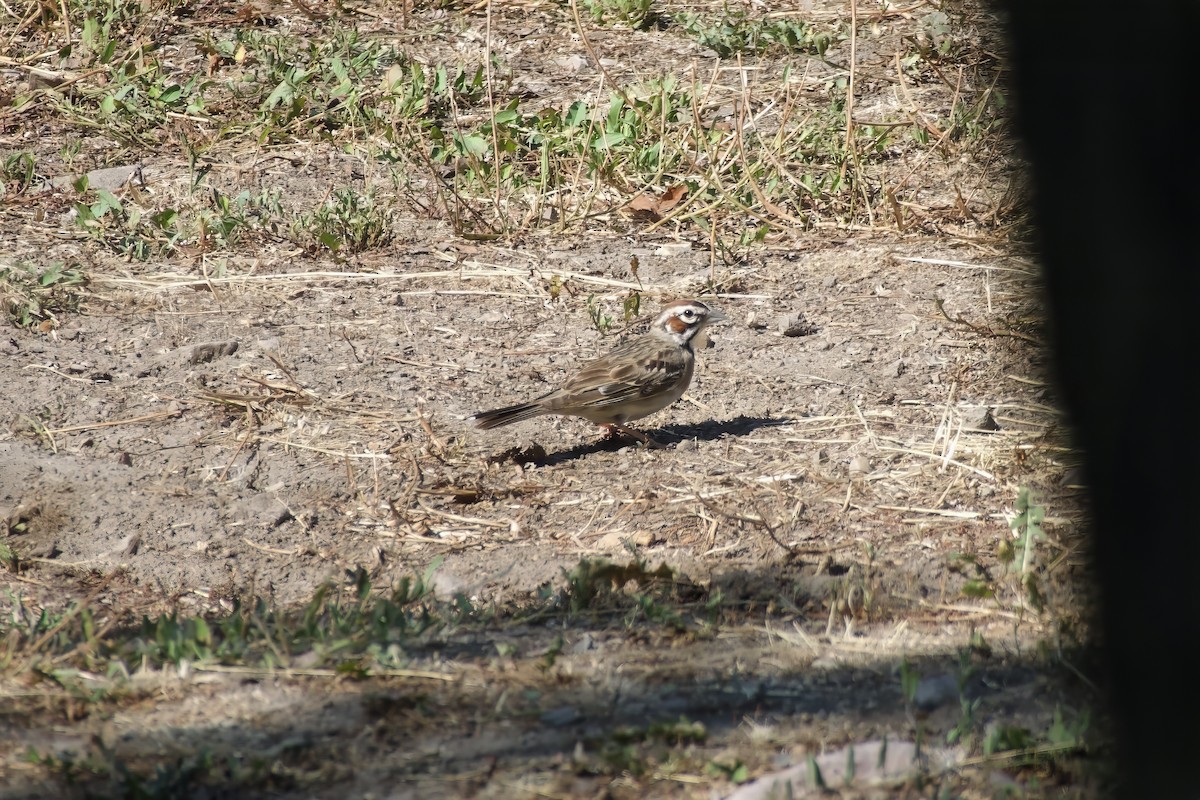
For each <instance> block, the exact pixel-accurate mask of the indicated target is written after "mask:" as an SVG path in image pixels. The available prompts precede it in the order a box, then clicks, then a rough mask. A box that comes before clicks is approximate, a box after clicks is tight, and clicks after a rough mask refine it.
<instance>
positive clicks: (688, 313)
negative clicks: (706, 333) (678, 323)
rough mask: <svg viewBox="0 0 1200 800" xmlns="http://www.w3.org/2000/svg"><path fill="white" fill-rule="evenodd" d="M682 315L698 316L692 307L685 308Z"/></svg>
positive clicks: (686, 317)
mask: <svg viewBox="0 0 1200 800" xmlns="http://www.w3.org/2000/svg"><path fill="white" fill-rule="evenodd" d="M680 316H681V317H683V318H684V319H695V318H696V312H695V311H693V310H692V309H690V308H685V309H684V310H683V313H682V314H680Z"/></svg>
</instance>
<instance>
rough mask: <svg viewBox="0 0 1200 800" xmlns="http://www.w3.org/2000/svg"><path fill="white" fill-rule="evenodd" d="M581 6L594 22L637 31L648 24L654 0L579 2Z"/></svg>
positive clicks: (584, 0) (583, 0)
mask: <svg viewBox="0 0 1200 800" xmlns="http://www.w3.org/2000/svg"><path fill="white" fill-rule="evenodd" d="M581 4H582V6H583V8H584V9H586V10H587V13H588V16H590V17H591V18H592V21H594V22H597V23H599V24H601V25H609V26H617V27H624V28H634V29H637V28H643V27H645V26H646V25H647V24H649V21H650V19H651V13H650V9H651V7H652V6H653V5H654V0H581Z"/></svg>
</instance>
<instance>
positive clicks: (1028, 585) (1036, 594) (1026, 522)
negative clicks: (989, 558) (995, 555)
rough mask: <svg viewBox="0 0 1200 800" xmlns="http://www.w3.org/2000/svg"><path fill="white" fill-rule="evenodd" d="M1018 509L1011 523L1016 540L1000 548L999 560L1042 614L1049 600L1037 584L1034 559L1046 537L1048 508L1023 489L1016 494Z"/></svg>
mask: <svg viewBox="0 0 1200 800" xmlns="http://www.w3.org/2000/svg"><path fill="white" fill-rule="evenodd" d="M1015 510H1016V515H1015V516H1014V517H1013V518H1012V520H1011V521H1010V522H1009V527H1010V528H1012V531H1013V538H1012V539H1010V540H1006V541H1004V542H1003V543H1002V544H1001V545H1000V551H999V557H1000V560H1001V561H1002V562H1004V563H1005V564H1007V565H1008V568H1009V571H1010V572H1011V573H1013V574H1014V575H1015V576H1016V577H1017V580H1018V581H1019V582H1020V585H1021V588H1022V590H1023V592H1024V598H1025V602H1026V603H1028V605H1029V606H1030V607H1031V608H1033V609H1034V610H1035V611H1039V612H1040V611H1043V610H1044V609H1045V607H1046V598H1045V595H1044V593H1043V591H1042V588H1041V584H1040V583H1039V581H1038V573H1037V570H1036V568H1035V566H1036V565H1035V563H1034V556H1035V553H1036V551H1037V545H1038V542H1040V541H1043V540H1045V538H1046V533H1045V532H1044V531H1043V530H1042V523H1043V522H1044V521H1045V519H1046V509H1045V507H1044V506H1040V505H1038V504H1037V503H1035V502H1034V499H1033V495H1032V493H1031V492H1030V491H1029V489H1028V488H1027V487H1021V489H1020V490H1019V491H1018V493H1017V502H1016V507H1015Z"/></svg>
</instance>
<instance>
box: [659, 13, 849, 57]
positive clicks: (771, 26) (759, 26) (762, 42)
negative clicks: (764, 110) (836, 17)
mask: <svg viewBox="0 0 1200 800" xmlns="http://www.w3.org/2000/svg"><path fill="white" fill-rule="evenodd" d="M676 20H677V21H678V23H679V25H680V26H681V27H682V28H683V30H684V32H685V33H686V34H687V35H689V36H691V37H692V38H693V39H695V40H696V41H697V42H698V43H699V44H700V46H701V47H706V48H708V49H710V50H713V51H714V52H716V54H717V55H718V56H719V57H720V58H729V57H731V56H734V55H737V54H739V53H741V54H744V55H749V54H754V53H761V52H763V51H765V50H767V49H770V48H778V49H781V50H786V51H790V52H797V53H812V54H814V55H818V56H820V55H824V54H825V51H826V50H828V49H829V46H830V45H831V44H832V43H833V42H834V41H835V39H836V38H838V36H839V34H837V33H835V32H830V31H818V30H817V29H816V28H815V27H814V26H812V25H810V24H808V23H807V22H803V21H801V20H798V19H758V18H754V17H751V16H750V15H749V14H748V13H747V12H746V11H745V9H742V8H732V9H731V8H730V7H729V6H726V7H725V9H724V10H723V11H722V13H721V14H720V15H719V16H717V17H712V16H709V15H707V14H697V13H693V12H682V13H680V14H677V15H676Z"/></svg>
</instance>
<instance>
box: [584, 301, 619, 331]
mask: <svg viewBox="0 0 1200 800" xmlns="http://www.w3.org/2000/svg"><path fill="white" fill-rule="evenodd" d="M587 311H588V316H589V317H591V318H592V327H594V328H595V329H596V330H598V331H600V332H601V333H608V332H609V330H611V329H612V326H613V322H614V320H613V318H612V317H611V316H609V315H608V314H607V313H605V311H604V307H603V306H601V305H600V301H599V300H598V299H596V295H594V294H589V295H588V297H587Z"/></svg>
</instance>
